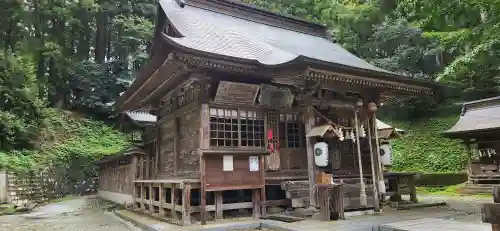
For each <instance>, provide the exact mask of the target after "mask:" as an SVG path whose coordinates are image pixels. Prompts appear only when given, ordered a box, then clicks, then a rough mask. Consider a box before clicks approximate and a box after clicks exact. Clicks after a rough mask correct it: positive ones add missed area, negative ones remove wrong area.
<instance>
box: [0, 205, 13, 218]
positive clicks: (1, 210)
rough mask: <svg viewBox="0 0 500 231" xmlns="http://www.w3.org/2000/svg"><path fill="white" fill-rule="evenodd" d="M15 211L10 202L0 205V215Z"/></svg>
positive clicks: (11, 213) (10, 213)
mask: <svg viewBox="0 0 500 231" xmlns="http://www.w3.org/2000/svg"><path fill="white" fill-rule="evenodd" d="M15 213H16V208H14V206H13V205H11V204H3V205H0V216H3V215H13V214H15Z"/></svg>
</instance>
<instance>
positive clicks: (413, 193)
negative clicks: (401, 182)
mask: <svg viewBox="0 0 500 231" xmlns="http://www.w3.org/2000/svg"><path fill="white" fill-rule="evenodd" d="M408 187H409V188H410V201H411V202H413V203H418V199H417V187H416V185H415V175H412V176H410V178H409V179H408Z"/></svg>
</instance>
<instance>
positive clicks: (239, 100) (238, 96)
mask: <svg viewBox="0 0 500 231" xmlns="http://www.w3.org/2000/svg"><path fill="white" fill-rule="evenodd" d="M259 88H260V86H259V85H255V84H248V83H237V82H227V81H220V82H219V87H218V88H217V94H216V95H215V99H214V102H216V103H231V104H244V105H253V104H254V103H255V99H256V98H257V93H258V92H259Z"/></svg>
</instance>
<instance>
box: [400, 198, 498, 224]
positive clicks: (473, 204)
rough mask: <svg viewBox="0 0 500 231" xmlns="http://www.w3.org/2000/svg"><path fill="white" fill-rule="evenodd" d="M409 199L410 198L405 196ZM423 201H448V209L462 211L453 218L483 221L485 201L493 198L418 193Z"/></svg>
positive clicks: (420, 200) (487, 201) (473, 221)
mask: <svg viewBox="0 0 500 231" xmlns="http://www.w3.org/2000/svg"><path fill="white" fill-rule="evenodd" d="M405 199H408V198H405ZM418 200H419V202H421V203H433V202H441V201H446V203H447V205H448V206H447V207H448V208H447V209H449V210H454V211H457V212H460V215H457V216H454V217H450V218H449V219H451V220H456V221H465V222H472V223H482V220H481V208H482V207H483V204H485V203H492V202H493V199H492V198H485V197H482V196H480V197H477V196H462V197H457V196H437V195H418Z"/></svg>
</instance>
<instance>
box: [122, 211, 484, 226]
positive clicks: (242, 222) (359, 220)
mask: <svg viewBox="0 0 500 231" xmlns="http://www.w3.org/2000/svg"><path fill="white" fill-rule="evenodd" d="M115 213H116V214H117V215H118V216H120V217H122V218H123V219H126V220H128V221H130V222H132V223H134V224H136V225H138V226H139V227H141V228H143V229H144V230H147V231H188V230H189V231H191V230H192V231H230V230H237V229H252V228H258V227H263V228H268V229H271V230H276V231H323V230H325V231H328V230H331V231H373V230H380V231H424V230H425V231H434V230H436V231H483V230H488V231H489V230H491V226H490V225H487V224H482V223H471V222H460V221H454V220H451V219H455V218H456V217H457V216H462V215H463V212H457V211H455V210H449V209H446V208H422V209H414V210H413V209H412V210H403V211H396V210H384V213H382V214H374V215H364V216H354V217H349V218H347V219H346V220H339V221H317V220H303V221H298V222H292V223H286V222H280V221H273V220H252V219H237V220H223V221H217V222H209V223H208V224H207V225H204V226H202V225H198V224H194V225H191V226H177V225H172V224H168V223H165V222H161V221H158V220H155V219H153V218H150V217H147V216H144V215H140V214H137V213H134V212H131V211H126V210H120V211H116V212H115ZM488 228H489V229H488Z"/></svg>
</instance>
